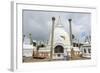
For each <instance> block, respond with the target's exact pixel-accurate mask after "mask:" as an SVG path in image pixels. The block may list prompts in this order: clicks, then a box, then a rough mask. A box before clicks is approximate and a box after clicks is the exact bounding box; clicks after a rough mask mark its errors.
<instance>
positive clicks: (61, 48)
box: [54, 45, 64, 53]
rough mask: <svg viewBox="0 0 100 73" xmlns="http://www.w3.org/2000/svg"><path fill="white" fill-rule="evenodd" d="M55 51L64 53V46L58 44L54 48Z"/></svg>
mask: <svg viewBox="0 0 100 73" xmlns="http://www.w3.org/2000/svg"><path fill="white" fill-rule="evenodd" d="M54 53H64V48H63V47H62V46H61V45H57V46H56V47H55V48H54Z"/></svg>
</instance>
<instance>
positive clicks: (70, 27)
mask: <svg viewBox="0 0 100 73" xmlns="http://www.w3.org/2000/svg"><path fill="white" fill-rule="evenodd" d="M68 21H69V33H70V45H71V46H72V44H73V43H72V26H71V21H72V19H68Z"/></svg>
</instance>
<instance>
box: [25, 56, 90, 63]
mask: <svg viewBox="0 0 100 73" xmlns="http://www.w3.org/2000/svg"><path fill="white" fill-rule="evenodd" d="M87 59H90V58H83V57H75V58H70V59H69V60H64V59H62V60H58V59H53V60H50V59H34V58H32V57H23V62H24V63H29V62H30V63H31V62H46V61H72V60H87Z"/></svg>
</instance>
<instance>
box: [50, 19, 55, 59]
mask: <svg viewBox="0 0 100 73" xmlns="http://www.w3.org/2000/svg"><path fill="white" fill-rule="evenodd" d="M54 24H55V17H52V31H51V51H50V60H52V54H53V42H54V41H53V40H54Z"/></svg>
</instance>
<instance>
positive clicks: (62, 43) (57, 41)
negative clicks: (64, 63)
mask: <svg viewBox="0 0 100 73" xmlns="http://www.w3.org/2000/svg"><path fill="white" fill-rule="evenodd" d="M55 22H56V23H55V27H54V36H53V37H54V39H53V59H63V58H64V55H65V54H67V50H68V49H70V37H69V33H67V32H66V31H65V29H64V26H63V24H61V20H60V17H59V18H58V20H57V21H55ZM50 44H51V33H50V39H49V45H50Z"/></svg>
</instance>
